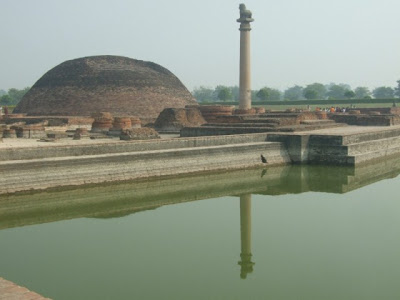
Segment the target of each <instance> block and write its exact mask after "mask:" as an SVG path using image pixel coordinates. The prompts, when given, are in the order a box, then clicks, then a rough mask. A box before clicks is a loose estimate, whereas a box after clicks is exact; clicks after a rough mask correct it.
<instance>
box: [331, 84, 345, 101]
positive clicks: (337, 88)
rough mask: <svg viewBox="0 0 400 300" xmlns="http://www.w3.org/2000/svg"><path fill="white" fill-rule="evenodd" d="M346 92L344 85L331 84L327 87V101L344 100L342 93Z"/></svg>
mask: <svg viewBox="0 0 400 300" xmlns="http://www.w3.org/2000/svg"><path fill="white" fill-rule="evenodd" d="M345 92H346V87H345V86H344V85H339V84H333V85H331V86H330V87H329V90H328V92H327V93H326V95H327V96H328V99H344V98H345V96H344V93H345Z"/></svg>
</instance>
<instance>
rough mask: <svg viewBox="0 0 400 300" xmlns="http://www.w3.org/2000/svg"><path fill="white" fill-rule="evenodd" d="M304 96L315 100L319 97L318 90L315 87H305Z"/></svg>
mask: <svg viewBox="0 0 400 300" xmlns="http://www.w3.org/2000/svg"><path fill="white" fill-rule="evenodd" d="M303 93H304V97H305V98H306V99H307V100H315V99H318V92H317V91H316V90H313V89H305V90H304V92H303Z"/></svg>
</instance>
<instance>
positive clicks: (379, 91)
mask: <svg viewBox="0 0 400 300" xmlns="http://www.w3.org/2000/svg"><path fill="white" fill-rule="evenodd" d="M372 95H374V98H376V99H385V98H393V97H394V90H393V89H392V88H391V87H387V86H381V87H377V88H376V89H374V90H373V91H372Z"/></svg>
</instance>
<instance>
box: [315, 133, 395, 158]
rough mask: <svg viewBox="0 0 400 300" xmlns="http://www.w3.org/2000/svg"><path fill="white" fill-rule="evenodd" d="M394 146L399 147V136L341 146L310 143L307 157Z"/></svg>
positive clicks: (360, 152)
mask: <svg viewBox="0 0 400 300" xmlns="http://www.w3.org/2000/svg"><path fill="white" fill-rule="evenodd" d="M396 147H400V136H397V137H391V138H386V139H379V140H371V141H366V142H361V143H356V144H349V145H343V146H337V145H315V144H311V145H310V148H309V157H310V159H311V160H312V159H313V158H314V157H315V156H318V155H334V156H336V155H339V156H341V155H344V156H346V155H348V156H352V155H358V154H363V153H367V152H374V151H378V150H384V149H390V148H396Z"/></svg>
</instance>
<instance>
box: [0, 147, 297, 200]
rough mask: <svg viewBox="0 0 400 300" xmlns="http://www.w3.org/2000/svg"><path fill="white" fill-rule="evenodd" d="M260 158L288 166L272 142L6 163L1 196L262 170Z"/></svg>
mask: <svg viewBox="0 0 400 300" xmlns="http://www.w3.org/2000/svg"><path fill="white" fill-rule="evenodd" d="M260 154H263V155H264V156H265V157H267V159H268V165H274V164H285V163H289V162H290V158H289V156H288V154H287V152H286V149H285V147H284V145H283V144H281V143H276V142H255V143H242V144H232V145H220V146H209V147H190V148H183V149H168V150H154V151H145V152H130V153H113V154H102V155H86V156H78V157H74V156H70V157H56V158H47V159H46V158H45V159H35V160H24V161H4V162H0V169H1V170H2V176H1V177H0V187H1V189H0V194H4V193H11V192H16V191H23V190H29V189H46V188H49V187H56V186H69V185H80V184H87V183H100V182H107V181H121V180H132V179H138V178H150V177H158V176H168V175H178V174H187V173H195V172H204V171H217V170H230V169H240V168H248V167H256V166H263V165H264V164H263V163H262V162H261V158H260Z"/></svg>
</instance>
